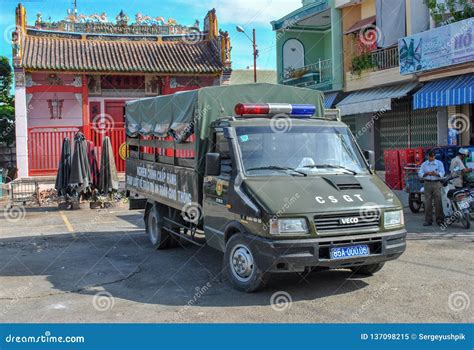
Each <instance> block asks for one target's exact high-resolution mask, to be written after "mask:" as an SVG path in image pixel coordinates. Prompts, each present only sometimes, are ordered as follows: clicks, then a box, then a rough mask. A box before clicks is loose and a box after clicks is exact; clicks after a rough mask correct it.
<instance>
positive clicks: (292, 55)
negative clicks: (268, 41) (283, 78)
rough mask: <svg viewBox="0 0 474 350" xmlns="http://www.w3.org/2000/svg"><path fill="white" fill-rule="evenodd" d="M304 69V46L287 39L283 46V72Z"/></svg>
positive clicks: (297, 41) (296, 40)
mask: <svg viewBox="0 0 474 350" xmlns="http://www.w3.org/2000/svg"><path fill="white" fill-rule="evenodd" d="M301 67H304V46H303V44H302V43H301V41H299V40H298V39H289V40H287V41H286V42H285V44H284V45H283V70H284V71H287V70H289V69H297V68H301Z"/></svg>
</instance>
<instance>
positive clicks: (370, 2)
mask: <svg viewBox="0 0 474 350" xmlns="http://www.w3.org/2000/svg"><path fill="white" fill-rule="evenodd" d="M370 16H375V0H364V1H363V2H362V4H361V18H362V19H364V18H368V17H370Z"/></svg>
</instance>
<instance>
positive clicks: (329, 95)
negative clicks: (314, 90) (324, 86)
mask: <svg viewBox="0 0 474 350" xmlns="http://www.w3.org/2000/svg"><path fill="white" fill-rule="evenodd" d="M338 93H339V92H337V91H336V92H325V93H324V108H326V109H330V108H332V105H333V104H334V101H335V100H336V97H337V94H338Z"/></svg>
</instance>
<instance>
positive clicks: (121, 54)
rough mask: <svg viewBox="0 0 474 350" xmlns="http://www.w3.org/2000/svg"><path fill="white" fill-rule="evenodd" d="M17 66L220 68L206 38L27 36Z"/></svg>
mask: <svg viewBox="0 0 474 350" xmlns="http://www.w3.org/2000/svg"><path fill="white" fill-rule="evenodd" d="M22 46H23V55H22V59H21V63H20V66H21V67H23V68H26V69H34V70H63V71H66V70H72V71H97V72H145V73H176V72H179V73H216V72H220V71H222V70H223V65H222V62H221V61H220V57H219V53H218V52H217V50H215V49H214V48H213V47H212V44H211V43H210V42H209V41H198V42H195V43H190V42H186V41H184V40H183V41H162V42H159V41H148V40H139V41H138V40H80V39H72V38H56V37H48V36H32V35H27V36H26V37H25V39H24V42H23V45H22Z"/></svg>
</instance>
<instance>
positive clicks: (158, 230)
mask: <svg viewBox="0 0 474 350" xmlns="http://www.w3.org/2000/svg"><path fill="white" fill-rule="evenodd" d="M163 226H164V220H163V214H162V210H160V208H159V207H158V206H157V205H153V207H152V208H150V210H149V211H148V213H147V217H146V231H147V234H148V237H149V239H150V242H151V244H152V245H153V247H154V248H155V249H165V248H168V246H169V242H170V237H169V234H168V232H166V231H165V230H164V229H163Z"/></svg>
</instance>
